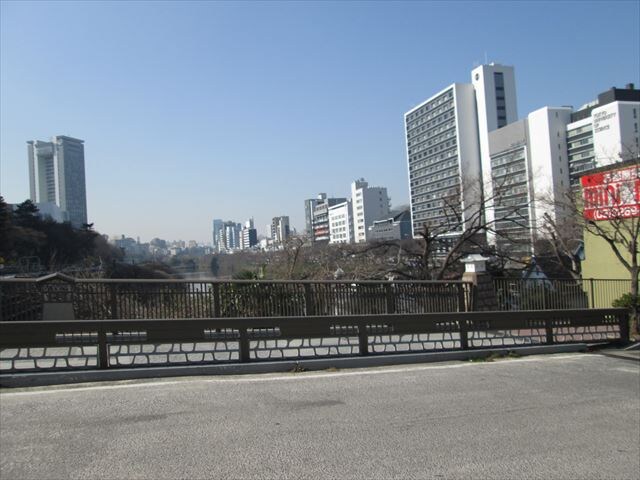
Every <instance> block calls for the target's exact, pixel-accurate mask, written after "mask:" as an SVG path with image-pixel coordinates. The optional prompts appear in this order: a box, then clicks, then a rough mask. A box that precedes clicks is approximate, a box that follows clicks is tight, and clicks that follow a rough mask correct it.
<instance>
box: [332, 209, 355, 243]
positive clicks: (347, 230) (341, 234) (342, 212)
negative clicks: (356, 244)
mask: <svg viewBox="0 0 640 480" xmlns="http://www.w3.org/2000/svg"><path fill="white" fill-rule="evenodd" d="M351 203H352V202H351V200H347V201H346V202H342V203H339V204H337V205H333V206H331V207H328V209H329V237H330V238H329V243H352V242H353V216H352V215H353V213H352V212H353V210H352V205H351Z"/></svg>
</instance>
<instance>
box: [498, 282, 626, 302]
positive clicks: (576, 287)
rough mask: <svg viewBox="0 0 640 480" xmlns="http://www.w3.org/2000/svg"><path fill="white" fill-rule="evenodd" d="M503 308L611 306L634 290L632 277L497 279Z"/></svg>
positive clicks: (499, 300) (499, 299) (499, 298)
mask: <svg viewBox="0 0 640 480" xmlns="http://www.w3.org/2000/svg"><path fill="white" fill-rule="evenodd" d="M494 288H495V292H496V299H497V302H498V308H499V309H500V310H551V309H563V308H567V309H573V308H609V307H611V306H612V304H613V301H614V300H616V299H618V298H620V297H621V296H622V295H624V294H625V293H629V292H630V291H631V281H630V280H618V279H610V280H608V279H593V278H591V279H581V280H574V279H554V280H550V279H527V280H524V279H519V278H515V279H514V278H495V279H494Z"/></svg>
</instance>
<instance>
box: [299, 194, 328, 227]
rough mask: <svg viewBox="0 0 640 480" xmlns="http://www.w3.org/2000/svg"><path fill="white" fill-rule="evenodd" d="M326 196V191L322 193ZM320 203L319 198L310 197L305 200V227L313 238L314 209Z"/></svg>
mask: <svg viewBox="0 0 640 480" xmlns="http://www.w3.org/2000/svg"><path fill="white" fill-rule="evenodd" d="M320 195H324V198H326V196H327V194H326V193H321V194H320ZM317 204H318V199H317V198H308V199H306V200H305V201H304V228H305V234H306V235H309V236H310V237H311V238H313V211H314V209H315V208H316V205H317Z"/></svg>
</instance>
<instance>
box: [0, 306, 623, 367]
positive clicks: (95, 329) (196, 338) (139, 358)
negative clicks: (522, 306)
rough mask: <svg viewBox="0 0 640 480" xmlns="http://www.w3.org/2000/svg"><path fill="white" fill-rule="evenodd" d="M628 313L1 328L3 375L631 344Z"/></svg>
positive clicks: (12, 325) (97, 322) (471, 314)
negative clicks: (588, 343)
mask: <svg viewBox="0 0 640 480" xmlns="http://www.w3.org/2000/svg"><path fill="white" fill-rule="evenodd" d="M627 313H628V312H627V310H626V309H574V310H547V311H521V312H504V311H503V312H455V313H427V314H382V315H347V316H327V315H323V316H311V317H309V316H291V317H255V318H248V317H242V318H207V319H178V320H176V319H160V320H144V319H141V320H65V321H41V320H31V321H17V322H16V321H4V322H0V371H3V372H15V371H33V370H55V369H74V368H76V369H77V368H99V369H106V368H117V367H121V366H127V367H130V366H154V365H158V366H159V365H176V364H198V363H200V364H202V363H220V362H256V361H261V360H275V359H300V358H326V357H335V356H359V355H371V354H385V353H398V352H417V351H422V352H424V351H437V350H440V351H442V350H466V349H470V348H496V347H502V348H504V347H507V348H510V349H511V348H517V347H518V346H523V345H545V344H546V345H550V344H555V343H571V342H585V341H600V342H603V341H607V342H608V341H616V340H620V339H623V340H626V339H627V338H628V317H627Z"/></svg>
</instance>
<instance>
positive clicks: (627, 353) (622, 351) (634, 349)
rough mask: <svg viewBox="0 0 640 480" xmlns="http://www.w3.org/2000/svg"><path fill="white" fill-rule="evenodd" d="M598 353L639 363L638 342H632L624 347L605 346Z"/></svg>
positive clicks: (639, 351) (639, 350)
mask: <svg viewBox="0 0 640 480" xmlns="http://www.w3.org/2000/svg"><path fill="white" fill-rule="evenodd" d="M599 353H601V354H602V355H606V356H607V357H613V358H621V359H623V360H631V361H634V362H638V363H640V343H634V344H632V345H629V346H628V347H624V348H605V349H603V350H600V351H599Z"/></svg>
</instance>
